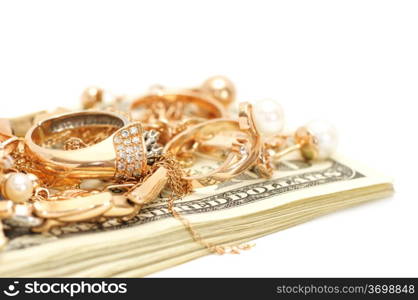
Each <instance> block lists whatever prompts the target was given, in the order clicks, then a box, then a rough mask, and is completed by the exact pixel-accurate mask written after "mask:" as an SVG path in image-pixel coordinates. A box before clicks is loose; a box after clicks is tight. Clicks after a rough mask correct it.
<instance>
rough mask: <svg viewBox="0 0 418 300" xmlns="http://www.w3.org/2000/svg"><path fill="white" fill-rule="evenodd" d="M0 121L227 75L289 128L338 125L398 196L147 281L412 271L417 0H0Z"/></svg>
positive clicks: (346, 143) (345, 146) (344, 141)
mask: <svg viewBox="0 0 418 300" xmlns="http://www.w3.org/2000/svg"><path fill="white" fill-rule="evenodd" d="M0 3H1V4H0V116H1V117H11V116H17V115H20V114H23V113H28V112H31V111H33V110H35V109H44V108H45V107H49V108H52V107H55V106H58V105H60V106H75V105H76V104H77V103H78V99H79V95H80V93H81V91H82V89H83V88H84V87H86V86H89V85H99V86H102V87H105V88H107V89H108V90H110V91H113V92H115V93H126V94H136V93H142V92H144V91H145V90H146V88H147V87H148V86H149V85H151V84H154V83H161V84H164V85H168V86H174V87H183V86H189V85H197V84H199V83H200V82H201V81H203V80H204V79H205V78H206V77H208V76H211V75H215V74H224V75H227V76H228V77H230V78H231V79H232V80H233V81H234V82H235V84H236V86H237V88H238V97H239V99H240V100H256V99H262V98H266V97H268V98H274V99H278V100H279V101H280V102H281V103H282V105H283V107H284V109H285V112H286V116H287V121H288V123H289V124H290V127H293V126H296V125H300V124H303V123H305V122H306V121H308V120H310V119H312V118H324V119H327V120H330V121H331V122H333V123H335V124H336V126H337V128H338V129H339V132H340V147H339V150H340V152H341V153H343V154H345V155H346V156H349V157H352V158H355V159H357V160H360V161H362V162H363V163H367V164H368V165H370V166H371V167H374V168H375V169H377V170H380V171H381V172H382V173H385V174H387V175H389V176H392V177H393V178H394V179H395V188H396V194H395V196H394V197H392V198H389V199H386V200H381V201H376V202H373V203H370V204H366V205H362V206H360V207H356V208H353V209H349V210H346V211H343V212H339V213H335V214H332V215H329V216H325V217H322V218H320V219H317V220H314V221H312V222H309V223H307V224H303V225H300V226H297V227H294V228H291V229H288V230H285V231H282V232H279V233H276V234H273V235H271V236H268V237H265V238H261V239H259V240H257V241H256V244H257V246H256V247H255V248H254V249H253V250H251V251H249V252H245V253H243V254H241V255H237V256H223V257H218V256H209V257H205V258H202V259H198V260H195V261H193V262H190V263H187V264H184V265H182V266H179V267H175V268H172V269H169V270H166V271H164V272H160V273H158V274H155V276H182V277H184V276H192V277H195V276H417V275H418V268H417V267H418V261H417V253H418V247H417V231H416V230H417V225H418V224H417V209H418V204H417V203H418V197H417V192H416V191H417V189H416V187H417V179H416V177H417V167H418V164H417V150H418V149H417V142H416V141H417V122H418V118H417V116H418V112H417V101H418V85H417V83H418V17H417V16H418V2H417V1H383V0H378V1H366V0H361V1H354V0H350V1H336V0H331V1H295V0H292V1H262V0H257V1H225V0H223V1H218V0H210V1H120V0H119V1H103V0H102V1H40V0H38V1H16V0H15V1H1V2H0Z"/></svg>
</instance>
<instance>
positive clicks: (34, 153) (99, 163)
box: [25, 111, 149, 186]
mask: <svg viewBox="0 0 418 300" xmlns="http://www.w3.org/2000/svg"><path fill="white" fill-rule="evenodd" d="M128 125H129V121H128V119H127V118H125V117H124V116H123V115H120V114H117V113H113V112H104V111H82V112H71V113H65V114H61V115H56V116H53V117H51V118H48V119H46V120H43V121H41V122H39V123H38V124H36V125H34V126H33V127H32V128H31V129H29V131H28V132H27V134H26V137H25V143H26V152H27V155H28V157H30V159H31V161H30V166H31V169H30V170H29V171H30V172H32V173H34V174H35V175H37V176H38V177H39V178H41V179H44V181H48V182H52V183H53V185H54V186H61V185H62V186H65V185H67V186H68V185H70V184H76V183H77V182H79V181H81V180H83V179H85V178H88V179H92V178H95V179H110V178H113V177H114V175H115V161H116V160H117V158H118V160H119V156H117V155H116V152H115V148H114V138H116V133H117V134H118V136H117V137H118V138H119V137H120V138H122V137H124V136H125V135H126V134H127V133H128V134H129V135H130V134H131V132H135V130H139V129H140V126H138V127H137V126H136V125H135V126H130V127H128V128H129V130H131V131H128V132H125V131H124V130H120V129H121V128H125V127H126V126H128ZM134 128H136V129H134ZM148 135H149V133H148ZM74 139H77V140H80V143H77V144H76V145H75V147H74V143H71V142H72V141H73V140H74ZM137 139H138V140H139V142H138V143H136V142H137ZM142 139H144V137H142ZM116 141H117V139H116ZM128 141H129V142H128ZM144 142H145V141H144ZM124 143H126V144H128V143H131V144H130V145H129V146H130V147H131V148H129V150H128V151H132V152H134V151H136V150H137V148H135V147H136V146H141V145H142V140H141V137H140V135H138V134H136V133H134V135H133V138H132V139H125V140H124ZM70 145H72V146H73V148H71V147H69V146H70ZM121 145H124V146H125V144H121ZM143 145H144V146H145V145H146V143H144V144H143ZM126 146H128V145H126ZM147 153H148V152H147ZM147 153H146V154H147ZM126 154H128V153H126ZM129 159H131V158H129ZM126 162H128V156H126ZM134 166H135V165H134ZM127 167H129V166H128V165H127Z"/></svg>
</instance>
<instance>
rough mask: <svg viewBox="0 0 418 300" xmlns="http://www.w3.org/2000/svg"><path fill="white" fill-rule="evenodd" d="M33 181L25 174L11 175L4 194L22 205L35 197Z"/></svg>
mask: <svg viewBox="0 0 418 300" xmlns="http://www.w3.org/2000/svg"><path fill="white" fill-rule="evenodd" d="M33 189H34V188H33V181H32V180H31V178H30V177H29V176H28V175H26V174H24V173H13V174H10V175H9V177H8V178H7V180H6V182H5V184H4V194H5V196H6V197H7V198H9V199H10V200H13V201H14V202H17V203H22V202H25V201H27V200H29V198H30V197H32V195H33Z"/></svg>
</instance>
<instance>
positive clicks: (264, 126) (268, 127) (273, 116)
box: [253, 99, 284, 135]
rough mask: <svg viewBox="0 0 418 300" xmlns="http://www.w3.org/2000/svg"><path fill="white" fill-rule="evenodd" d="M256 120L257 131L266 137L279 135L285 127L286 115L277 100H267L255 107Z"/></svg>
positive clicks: (257, 103)
mask: <svg viewBox="0 0 418 300" xmlns="http://www.w3.org/2000/svg"><path fill="white" fill-rule="evenodd" d="M253 107H254V119H255V123H256V126H257V129H258V130H259V131H260V133H262V134H264V135H275V134H279V133H280V132H281V131H282V130H283V127H284V113H283V108H282V106H281V105H280V103H279V102H278V101H276V100H272V99H265V100H261V101H257V102H256V103H255V104H254V105H253Z"/></svg>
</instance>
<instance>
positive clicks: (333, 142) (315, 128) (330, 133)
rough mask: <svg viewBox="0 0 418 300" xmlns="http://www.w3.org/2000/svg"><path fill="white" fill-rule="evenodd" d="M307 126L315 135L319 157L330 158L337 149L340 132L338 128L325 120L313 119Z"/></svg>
mask: <svg viewBox="0 0 418 300" xmlns="http://www.w3.org/2000/svg"><path fill="white" fill-rule="evenodd" d="M305 128H306V129H307V130H308V131H309V133H310V134H311V135H313V136H314V137H315V142H316V146H317V147H318V157H317V159H327V158H329V157H330V156H331V155H332V154H333V153H334V152H335V150H336V149H337V145H338V134H337V130H336V128H335V127H334V126H333V125H332V124H330V123H328V122H325V121H319V120H318V121H311V122H309V123H308V124H306V125H305Z"/></svg>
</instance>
